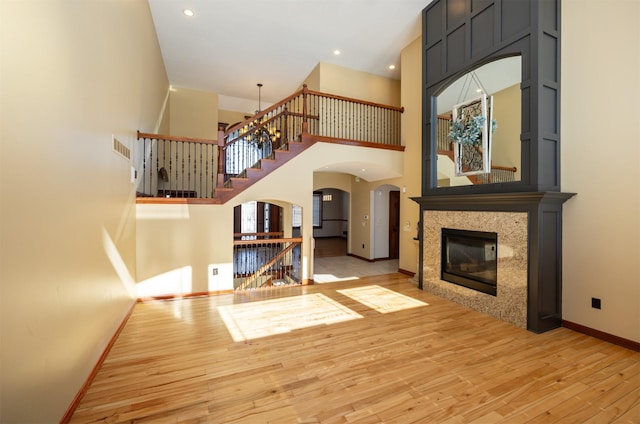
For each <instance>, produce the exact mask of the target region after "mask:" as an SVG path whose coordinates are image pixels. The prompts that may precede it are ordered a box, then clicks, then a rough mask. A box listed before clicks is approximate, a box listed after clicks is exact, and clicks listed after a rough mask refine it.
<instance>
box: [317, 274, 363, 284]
mask: <svg viewBox="0 0 640 424" xmlns="http://www.w3.org/2000/svg"><path fill="white" fill-rule="evenodd" d="M359 279H360V278H359V277H355V276H350V277H338V276H337V275H333V274H313V282H314V283H315V284H322V283H335V282H337V281H351V280H359Z"/></svg>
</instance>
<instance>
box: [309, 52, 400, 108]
mask: <svg viewBox="0 0 640 424" xmlns="http://www.w3.org/2000/svg"><path fill="white" fill-rule="evenodd" d="M319 66H320V91H322V92H323V93H330V94H336V95H339V96H345V97H352V98H354V99H360V100H367V101H370V102H375V103H382V104H385V105H391V106H400V81H398V80H394V79H390V78H385V77H381V76H378V75H373V74H369V73H366V72H362V71H356V70H354V69H349V68H345V67H342V66H338V65H333V64H330V63H326V62H320V65H319ZM309 88H310V89H311V86H309Z"/></svg>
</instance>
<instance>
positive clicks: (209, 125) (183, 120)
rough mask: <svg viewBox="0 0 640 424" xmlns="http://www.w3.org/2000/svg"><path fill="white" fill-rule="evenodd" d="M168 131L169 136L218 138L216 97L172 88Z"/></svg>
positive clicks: (211, 94)
mask: <svg viewBox="0 0 640 424" xmlns="http://www.w3.org/2000/svg"><path fill="white" fill-rule="evenodd" d="M169 97H170V102H169V106H170V117H169V122H170V124H169V129H170V131H171V135H175V136H182V137H194V138H206V139H209V140H213V139H217V138H218V95H217V94H214V93H206V92H203V91H194V90H187V89H185V88H178V87H172V88H171V94H170V96H169Z"/></svg>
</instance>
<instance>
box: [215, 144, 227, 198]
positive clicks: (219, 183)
mask: <svg viewBox="0 0 640 424" xmlns="http://www.w3.org/2000/svg"><path fill="white" fill-rule="evenodd" d="M225 162H226V161H225V149H224V131H218V179H217V181H216V186H217V187H220V188H221V187H223V186H224V164H225Z"/></svg>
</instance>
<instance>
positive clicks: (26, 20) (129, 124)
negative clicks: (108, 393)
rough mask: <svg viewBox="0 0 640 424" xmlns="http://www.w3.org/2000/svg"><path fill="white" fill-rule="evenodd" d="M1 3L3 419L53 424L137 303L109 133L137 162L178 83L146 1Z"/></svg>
mask: <svg viewBox="0 0 640 424" xmlns="http://www.w3.org/2000/svg"><path fill="white" fill-rule="evenodd" d="M0 7H1V12H0V16H1V18H0V19H1V22H0V28H1V31H2V34H1V39H2V47H1V48H0V52H1V55H2V61H1V63H2V65H1V66H2V68H1V74H2V80H1V83H0V84H1V88H0V91H1V92H2V96H0V98H1V100H0V101H1V110H2V126H1V137H0V139H1V140H2V156H1V159H0V160H1V165H0V176H1V178H0V179H1V182H2V189H1V190H0V196H1V202H0V203H1V204H2V221H1V222H2V224H1V225H2V227H1V233H0V234H1V238H0V239H1V242H2V254H1V255H0V270H1V271H0V272H1V278H0V288H1V294H0V302H1V305H0V314H1V319H0V322H1V324H0V326H1V327H0V329H1V330H0V331H1V338H2V342H1V345H0V346H1V347H0V349H1V350H0V360H1V361H2V364H1V368H2V371H1V375H2V377H1V378H0V384H1V389H0V390H1V393H0V395H1V396H0V398H1V400H2V405H1V406H0V422H3V423H18V422H20V423H54V422H58V421H59V420H60V418H62V417H63V415H64V413H65V411H66V410H67V408H68V407H69V406H70V404H71V402H72V400H73V399H74V397H75V395H76V394H77V393H78V390H79V389H80V388H81V387H82V385H83V384H84V383H85V381H86V379H87V377H88V376H89V374H90V373H91V371H92V369H93V367H94V365H95V364H96V362H97V361H98V359H99V357H100V355H101V354H102V353H103V351H104V349H105V347H106V346H107V344H108V342H109V340H110V339H111V337H112V336H113V335H114V333H115V331H116V330H117V328H118V327H119V325H120V324H121V323H122V321H123V319H124V317H125V316H126V314H127V312H128V311H129V309H130V308H131V306H132V305H133V303H134V294H133V281H134V280H135V248H136V240H135V226H136V223H135V185H134V184H132V182H131V163H130V161H129V160H127V159H124V158H123V157H122V156H119V155H118V154H116V153H115V152H113V151H112V136H115V137H116V138H117V139H118V140H119V141H120V142H121V143H122V144H124V145H125V146H127V147H128V148H129V149H131V150H132V155H133V154H134V153H135V148H136V147H135V143H136V130H141V131H147V132H151V131H153V130H154V129H155V128H154V127H156V126H157V122H160V121H161V119H160V111H161V109H162V105H163V102H164V99H165V97H166V93H167V90H168V80H167V76H166V72H165V70H164V64H163V62H162V59H161V55H160V49H159V46H158V42H157V37H156V34H155V30H154V27H153V23H152V20H151V13H150V11H149V5H148V4H147V2H142V1H132V2H118V1H101V2H93V1H88V2H84V1H81V2H69V1H61V0H59V1H54V0H50V1H2V2H0ZM132 157H133V156H132Z"/></svg>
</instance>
